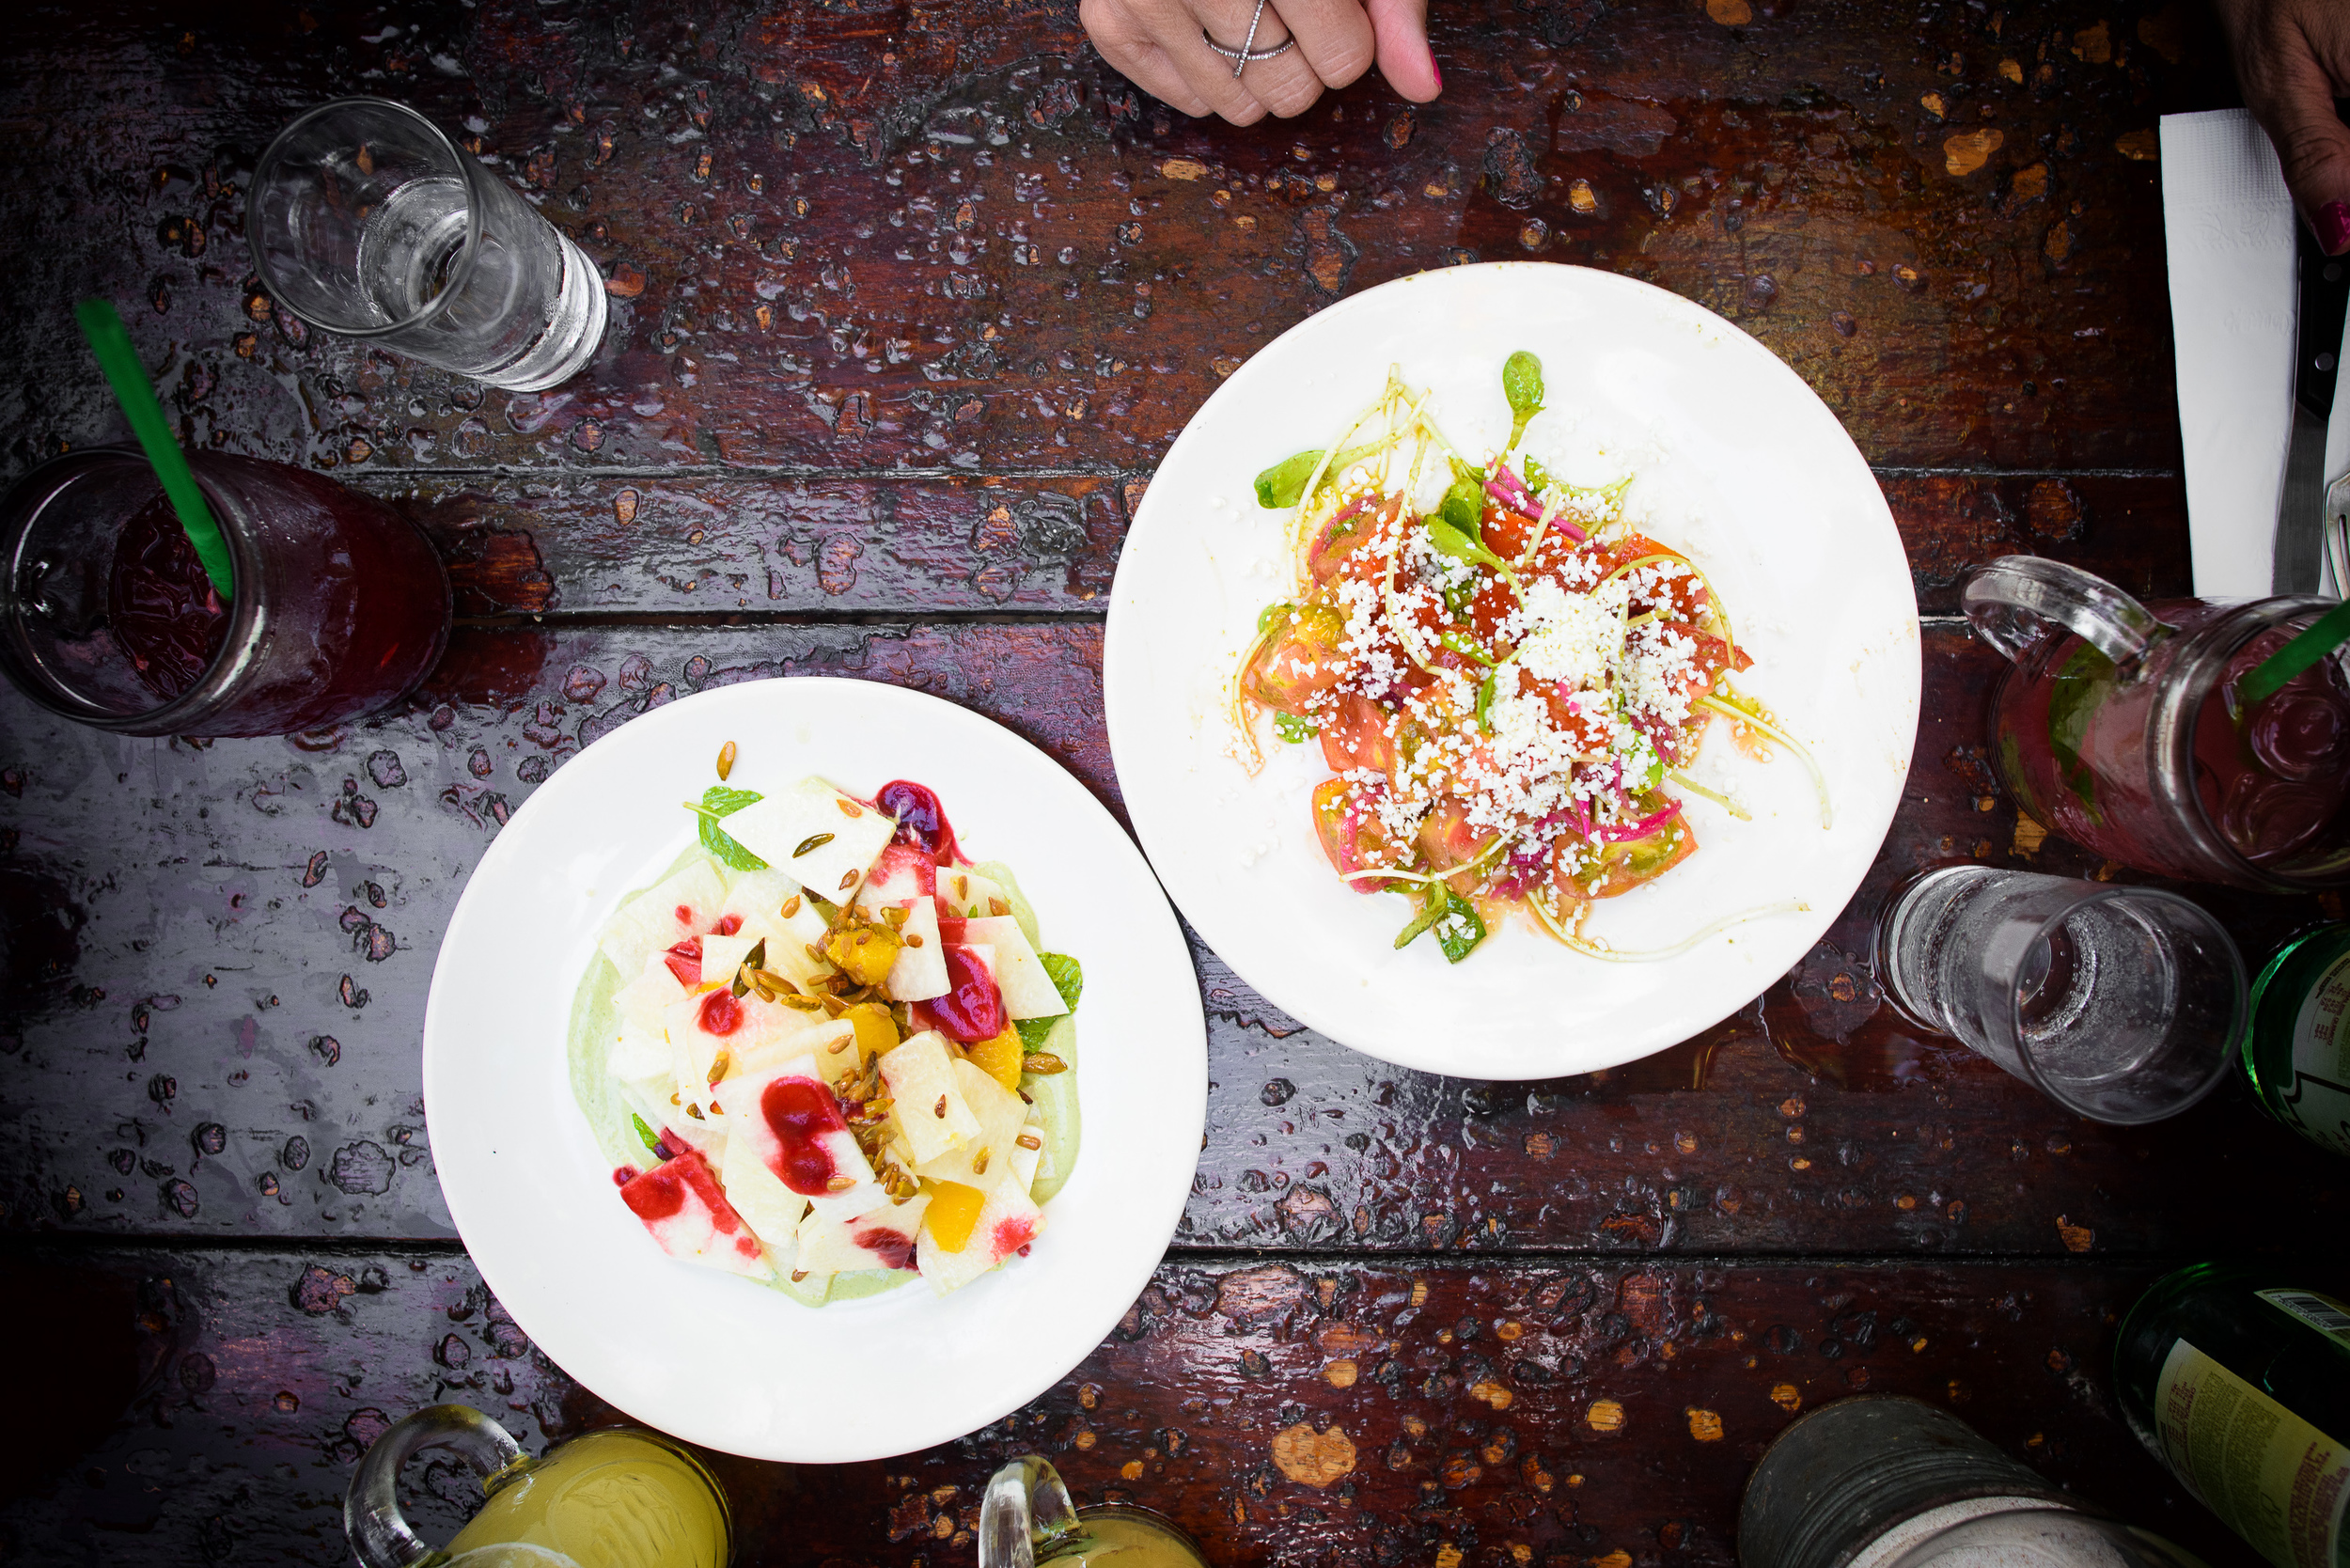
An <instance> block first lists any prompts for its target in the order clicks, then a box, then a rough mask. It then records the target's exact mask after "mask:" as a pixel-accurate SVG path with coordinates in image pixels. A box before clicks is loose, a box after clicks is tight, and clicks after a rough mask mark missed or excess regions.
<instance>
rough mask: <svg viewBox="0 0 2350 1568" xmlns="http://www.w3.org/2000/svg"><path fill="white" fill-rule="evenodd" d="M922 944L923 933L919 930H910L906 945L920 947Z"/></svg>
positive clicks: (907, 934)
mask: <svg viewBox="0 0 2350 1568" xmlns="http://www.w3.org/2000/svg"><path fill="white" fill-rule="evenodd" d="M921 945H922V933H920V932H918V931H910V932H907V933H906V946H907V947H909V948H918V947H920V946H921Z"/></svg>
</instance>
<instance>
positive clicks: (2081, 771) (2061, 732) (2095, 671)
mask: <svg viewBox="0 0 2350 1568" xmlns="http://www.w3.org/2000/svg"><path fill="white" fill-rule="evenodd" d="M2115 681H2116V676H2115V673H2114V668H2113V661H2112V660H2111V659H2108V658H2107V657H2106V656H2105V655H2104V654H2103V653H2100V652H2098V651H2097V650H2096V649H2095V648H2094V647H2092V645H2090V644H2088V643H2083V644H2081V645H2080V646H2079V647H2078V648H2076V649H2075V650H2073V652H2072V655H2071V656H2070V657H2069V658H2067V659H2066V660H2065V661H2064V663H2063V664H2062V665H2061V666H2059V667H2058V669H2057V672H2056V678H2055V679H2054V680H2053V681H2051V682H2048V755H2049V757H2050V758H2051V759H2052V760H2054V761H2055V762H2056V765H2057V776H2058V777H2059V778H2060V779H2061V780H2062V781H2063V783H2064V787H2065V788H2066V789H2067V790H2070V791H2071V792H2073V795H2074V797H2075V798H2076V799H2077V800H2078V801H2079V802H2080V803H2081V808H2082V809H2083V810H2084V811H2086V812H2088V814H2089V820H2090V821H2091V822H2092V823H2103V822H2104V821H2105V813H2104V812H2103V811H2101V810H2100V809H2098V806H2097V776H2096V774H2094V773H2093V772H2092V771H2091V769H2090V766H2089V764H2088V763H2087V762H2086V761H2084V760H2082V759H2081V743H2082V742H2083V741H2084V740H2086V739H2087V738H2088V736H2089V721H2090V719H2091V718H2092V717H2093V716H2094V715H2095V714H2096V712H2097V710H2098V709H2099V708H2100V707H2102V706H2103V705H2104V703H2105V700H2106V698H2108V697H2110V696H2111V695H2112V694H2113V688H2114V684H2115Z"/></svg>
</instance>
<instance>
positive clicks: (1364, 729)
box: [1322, 692, 1396, 774]
mask: <svg viewBox="0 0 2350 1568" xmlns="http://www.w3.org/2000/svg"><path fill="white" fill-rule="evenodd" d="M1322 760H1324V761H1325V762H1327V763H1329V764H1330V771H1331V772H1332V773H1345V772H1347V771H1348V770H1349V769H1353V768H1374V769H1376V770H1378V771H1379V772H1380V773H1383V774H1391V773H1393V772H1394V771H1395V762H1396V746H1395V741H1394V739H1393V738H1392V737H1390V736H1389V735H1388V734H1387V713H1385V712H1384V711H1382V710H1381V708H1380V706H1379V704H1377V703H1376V702H1373V701H1372V700H1371V698H1367V697H1365V696H1363V694H1362V693H1360V692H1349V693H1347V694H1346V695H1345V696H1344V697H1341V698H1339V703H1338V708H1337V711H1336V712H1334V713H1330V714H1328V715H1327V716H1326V717H1324V719H1323V721H1322Z"/></svg>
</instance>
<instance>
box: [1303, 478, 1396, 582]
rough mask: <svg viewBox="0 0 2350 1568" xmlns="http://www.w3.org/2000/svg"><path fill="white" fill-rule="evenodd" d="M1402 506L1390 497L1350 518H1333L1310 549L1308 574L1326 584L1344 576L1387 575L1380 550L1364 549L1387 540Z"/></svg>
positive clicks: (1372, 576) (1373, 576)
mask: <svg viewBox="0 0 2350 1568" xmlns="http://www.w3.org/2000/svg"><path fill="white" fill-rule="evenodd" d="M1402 505H1403V503H1402V499H1401V498H1390V499H1388V500H1387V501H1384V502H1382V503H1381V504H1380V505H1378V506H1375V507H1371V508H1369V509H1367V510H1363V511H1359V512H1357V513H1355V515H1354V516H1352V517H1349V518H1344V519H1340V518H1338V517H1336V516H1335V515H1334V516H1333V518H1332V519H1331V521H1330V522H1328V523H1325V524H1324V525H1322V532H1321V534H1320V535H1319V536H1318V537H1317V538H1316V539H1315V540H1314V541H1313V543H1312V544H1311V545H1309V546H1308V548H1307V551H1306V571H1307V574H1308V575H1309V576H1310V577H1312V578H1313V580H1314V581H1315V582H1317V583H1322V584H1325V585H1326V584H1329V583H1332V582H1335V581H1337V580H1338V579H1339V578H1340V577H1341V576H1346V577H1356V578H1361V579H1363V580H1364V581H1372V580H1376V579H1377V578H1378V577H1379V576H1380V575H1381V574H1382V573H1384V572H1385V571H1386V569H1387V563H1386V562H1385V561H1383V560H1381V559H1380V557H1379V552H1378V551H1376V550H1371V549H1367V548H1365V547H1366V546H1367V545H1370V544H1371V543H1373V542H1374V541H1378V540H1380V539H1382V538H1383V537H1385V535H1386V532H1387V528H1388V527H1389V525H1392V524H1393V523H1394V521H1395V515H1396V512H1397V511H1398V510H1401V509H1402ZM1365 572H1369V575H1368V576H1366V575H1365Z"/></svg>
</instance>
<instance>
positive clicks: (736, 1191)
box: [718, 1137, 807, 1268]
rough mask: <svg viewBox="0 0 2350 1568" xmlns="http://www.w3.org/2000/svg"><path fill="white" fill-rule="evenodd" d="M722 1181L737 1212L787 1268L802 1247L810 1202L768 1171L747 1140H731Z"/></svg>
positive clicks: (720, 1175)
mask: <svg viewBox="0 0 2350 1568" xmlns="http://www.w3.org/2000/svg"><path fill="white" fill-rule="evenodd" d="M718 1180H719V1181H720V1182H721V1183H723V1184H725V1186H726V1189H727V1197H728V1198H729V1200H731V1201H732V1202H733V1204H734V1208H735V1212H736V1213H738V1214H740V1215H742V1216H743V1219H744V1223H745V1224H747V1225H748V1226H750V1228H751V1229H752V1230H753V1231H756V1232H758V1235H759V1239H760V1241H763V1242H765V1243H766V1244H767V1249H768V1251H770V1252H771V1253H774V1254H775V1255H776V1266H777V1267H779V1268H780V1267H784V1266H786V1260H787V1259H788V1258H789V1257H790V1255H791V1251H792V1249H793V1247H796V1246H797V1245H798V1244H797V1243H796V1242H795V1241H794V1240H793V1238H794V1236H796V1235H797V1233H798V1231H799V1229H800V1216H801V1215H805V1214H807V1199H806V1198H805V1197H803V1196H801V1195H800V1194H799V1193H796V1192H793V1191H792V1190H791V1188H790V1187H787V1186H785V1185H784V1184H783V1182H782V1180H781V1179H780V1178H778V1177H777V1176H776V1173H775V1172H774V1171H772V1170H770V1169H768V1168H767V1166H766V1162H764V1161H763V1160H761V1159H760V1157H759V1151H758V1149H757V1147H756V1146H755V1145H754V1144H753V1142H752V1140H751V1139H749V1138H747V1137H729V1138H728V1139H727V1141H726V1152H725V1153H724V1154H723V1155H722V1156H721V1157H720V1159H719V1161H718ZM791 1266H794V1267H796V1266H797V1265H796V1264H792V1265H791Z"/></svg>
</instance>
